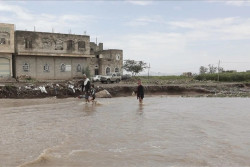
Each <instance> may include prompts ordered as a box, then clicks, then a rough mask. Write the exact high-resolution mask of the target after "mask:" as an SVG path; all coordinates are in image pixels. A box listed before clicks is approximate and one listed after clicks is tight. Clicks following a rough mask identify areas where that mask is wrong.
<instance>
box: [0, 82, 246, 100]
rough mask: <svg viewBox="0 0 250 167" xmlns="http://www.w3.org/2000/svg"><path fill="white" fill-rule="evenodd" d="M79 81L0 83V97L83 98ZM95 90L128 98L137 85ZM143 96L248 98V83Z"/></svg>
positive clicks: (194, 85)
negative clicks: (80, 96)
mask: <svg viewBox="0 0 250 167" xmlns="http://www.w3.org/2000/svg"><path fill="white" fill-rule="evenodd" d="M81 84H82V80H70V81H46V82H45V81H43V82H38V81H36V82H30V81H22V82H16V81H12V82H5V83H3V82H2V83H1V82H0V98H44V97H55V96H56V97H57V98H67V97H78V96H79V95H82V94H83V92H81V86H80V85H81ZM94 84H95V88H96V91H97V92H99V91H101V90H104V89H105V90H107V91H108V92H109V93H110V94H111V95H112V97H121V96H131V95H132V93H133V91H135V90H136V87H137V84H136V82H128V81H122V82H120V83H115V84H114V83H113V84H101V83H99V82H95V83H94ZM143 85H144V87H145V95H146V96H147V95H149V96H150V95H180V96H184V97H189V96H191V97H250V83H221V82H211V81H207V82H198V81H197V82H187V83H186V82H184V83H170V84H159V83H144V84H143Z"/></svg>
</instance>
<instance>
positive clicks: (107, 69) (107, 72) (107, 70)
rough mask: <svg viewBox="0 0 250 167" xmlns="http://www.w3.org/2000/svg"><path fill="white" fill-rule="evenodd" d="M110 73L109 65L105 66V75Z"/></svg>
mask: <svg viewBox="0 0 250 167" xmlns="http://www.w3.org/2000/svg"><path fill="white" fill-rule="evenodd" d="M109 74H110V67H107V68H106V75H109Z"/></svg>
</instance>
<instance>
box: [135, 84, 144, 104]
mask: <svg viewBox="0 0 250 167" xmlns="http://www.w3.org/2000/svg"><path fill="white" fill-rule="evenodd" d="M136 94H137V99H139V102H140V103H142V100H143V98H144V87H143V86H142V85H141V80H138V87H137V91H136Z"/></svg>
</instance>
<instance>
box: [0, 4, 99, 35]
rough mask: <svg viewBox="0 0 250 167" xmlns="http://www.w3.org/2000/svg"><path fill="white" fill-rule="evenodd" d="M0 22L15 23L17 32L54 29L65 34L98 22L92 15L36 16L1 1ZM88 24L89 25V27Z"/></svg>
mask: <svg viewBox="0 0 250 167" xmlns="http://www.w3.org/2000/svg"><path fill="white" fill-rule="evenodd" d="M0 12H1V13H2V14H1V16H0V22H5V23H14V24H15V25H16V28H17V30H25V29H27V30H33V29H34V26H35V27H36V30H37V31H45V32H50V31H51V30H52V28H54V29H55V31H56V32H61V33H63V32H64V33H65V32H68V31H69V29H70V28H79V29H81V28H83V27H86V26H88V25H90V24H92V23H93V22H95V21H96V20H97V18H96V17H95V16H92V15H79V14H76V15H73V14H64V15H52V14H46V13H41V14H34V13H32V12H31V11H28V10H26V9H24V8H21V7H19V6H17V5H9V4H6V3H4V2H2V1H0ZM87 24H88V25H87Z"/></svg>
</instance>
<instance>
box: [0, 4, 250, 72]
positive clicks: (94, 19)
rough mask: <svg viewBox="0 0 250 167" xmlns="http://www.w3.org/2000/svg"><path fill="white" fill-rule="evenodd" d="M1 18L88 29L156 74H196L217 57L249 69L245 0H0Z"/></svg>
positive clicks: (45, 27)
mask: <svg viewBox="0 0 250 167" xmlns="http://www.w3.org/2000/svg"><path fill="white" fill-rule="evenodd" d="M0 22H1V23H11V24H15V26H16V30H28V31H33V30H34V27H35V30H36V31H40V32H52V30H53V31H54V32H56V33H69V32H71V33H72V34H87V35H89V36H90V40H91V42H96V41H97V42H98V43H99V42H102V43H103V44H104V49H122V50H123V56H124V57H123V59H124V60H126V59H132V60H136V61H144V62H145V63H147V64H150V73H152V74H155V75H156V74H159V75H179V74H182V73H183V72H192V73H197V74H198V73H199V68H200V66H205V67H208V65H209V64H211V65H213V66H218V64H219V61H220V67H222V68H224V70H237V71H246V70H250V0H243V1H238V0H234V1H223V0H196V1H188V0H183V1H181V0H178V1H169V0H159V1H157V0H154V1H151V0H145V1H132V0H109V1H97V0H91V1H66V0H64V1H48V0H46V1H30V0H27V1H5V0H0ZM147 71H148V70H145V71H144V73H147Z"/></svg>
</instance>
